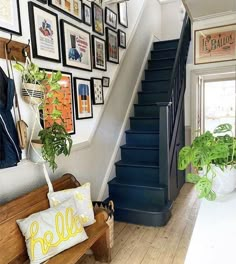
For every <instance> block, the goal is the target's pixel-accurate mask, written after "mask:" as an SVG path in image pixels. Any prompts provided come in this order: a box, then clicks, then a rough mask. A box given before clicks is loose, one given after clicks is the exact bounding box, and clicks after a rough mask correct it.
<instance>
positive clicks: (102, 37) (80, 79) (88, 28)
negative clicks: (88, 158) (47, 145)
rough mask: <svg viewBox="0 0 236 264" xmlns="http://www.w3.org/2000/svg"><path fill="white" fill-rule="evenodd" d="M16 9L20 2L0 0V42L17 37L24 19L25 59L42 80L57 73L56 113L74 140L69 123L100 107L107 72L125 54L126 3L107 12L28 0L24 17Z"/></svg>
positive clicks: (76, 3)
mask: <svg viewBox="0 0 236 264" xmlns="http://www.w3.org/2000/svg"><path fill="white" fill-rule="evenodd" d="M20 5H21V1H20V0H1V3H0V37H1V32H5V33H9V38H10V34H12V35H13V38H14V36H16V38H17V36H22V31H23V28H22V23H21V21H22V16H25V14H23V13H24V12H27V13H28V14H27V15H28V23H29V29H30V45H31V50H32V53H31V59H32V61H33V62H34V60H36V61H37V62H40V61H42V62H43V63H42V64H43V65H45V67H44V69H45V70H46V71H47V72H48V74H51V73H52V72H53V71H57V70H58V69H59V70H60V71H61V72H62V80H61V83H62V85H63V87H62V89H61V95H60V97H61V99H63V100H64V98H65V97H66V99H67V107H64V109H62V112H63V114H64V115H65V118H66V119H67V124H68V127H67V130H68V131H70V133H71V134H75V133H76V131H75V130H76V126H75V123H76V122H84V121H83V120H84V119H89V118H93V108H94V107H95V106H97V105H103V104H104V89H108V88H109V85H110V78H109V75H108V74H107V72H108V70H109V67H112V64H116V65H117V64H119V62H120V58H119V50H120V49H126V30H127V28H128V12H127V3H126V2H122V3H119V4H115V6H114V5H113V6H112V8H110V7H109V6H101V5H100V4H99V1H98V2H91V3H90V2H89V1H86V0H34V1H28V3H27V5H28V6H27V10H24V12H22V9H21V8H20ZM4 36H6V35H4ZM42 64H41V65H42ZM68 69H73V73H74V72H76V74H75V75H74V74H73V73H72V71H70V70H69V71H68ZM97 71H99V72H101V73H102V75H101V74H100V76H99V78H98V77H97V74H94V73H95V72H97ZM85 73H86V74H85ZM88 73H89V74H88ZM88 76H89V77H88ZM59 99H60V98H59ZM100 107H103V106H100ZM76 120H78V121H76ZM44 125H46V124H44Z"/></svg>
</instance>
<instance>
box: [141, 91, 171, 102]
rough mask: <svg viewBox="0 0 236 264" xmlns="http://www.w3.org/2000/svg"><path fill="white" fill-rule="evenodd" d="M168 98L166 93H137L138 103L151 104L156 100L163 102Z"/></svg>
mask: <svg viewBox="0 0 236 264" xmlns="http://www.w3.org/2000/svg"><path fill="white" fill-rule="evenodd" d="M167 99H168V95H167V93H164V94H163V93H158V94H155V93H150V94H139V95H138V102H139V104H152V103H156V102H165V101H167Z"/></svg>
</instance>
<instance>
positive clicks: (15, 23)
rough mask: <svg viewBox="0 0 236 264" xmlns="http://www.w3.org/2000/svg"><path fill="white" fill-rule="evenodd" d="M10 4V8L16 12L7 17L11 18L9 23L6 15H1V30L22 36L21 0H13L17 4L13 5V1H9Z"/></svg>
mask: <svg viewBox="0 0 236 264" xmlns="http://www.w3.org/2000/svg"><path fill="white" fill-rule="evenodd" d="M8 4H9V6H8V8H9V9H11V10H13V12H14V14H12V17H9V16H8V17H7V19H10V21H9V24H8V25H7V22H6V20H5V18H6V17H5V18H4V19H3V18H2V17H1V16H0V30H1V31H5V32H8V33H11V34H14V35H18V36H22V28H21V17H20V4H19V0H13V4H14V5H15V6H13V7H11V6H10V4H11V1H8ZM3 24H4V25H3Z"/></svg>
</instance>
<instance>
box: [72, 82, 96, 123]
mask: <svg viewBox="0 0 236 264" xmlns="http://www.w3.org/2000/svg"><path fill="white" fill-rule="evenodd" d="M74 89H75V107H76V119H85V118H92V117H93V108H92V97H91V81H90V80H87V79H81V78H74Z"/></svg>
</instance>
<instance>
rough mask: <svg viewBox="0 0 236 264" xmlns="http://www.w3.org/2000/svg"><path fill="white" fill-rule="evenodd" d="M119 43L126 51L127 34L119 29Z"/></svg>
mask: <svg viewBox="0 0 236 264" xmlns="http://www.w3.org/2000/svg"><path fill="white" fill-rule="evenodd" d="M118 42H119V47H121V48H123V49H126V33H125V32H124V31H122V30H120V29H118Z"/></svg>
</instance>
